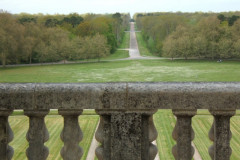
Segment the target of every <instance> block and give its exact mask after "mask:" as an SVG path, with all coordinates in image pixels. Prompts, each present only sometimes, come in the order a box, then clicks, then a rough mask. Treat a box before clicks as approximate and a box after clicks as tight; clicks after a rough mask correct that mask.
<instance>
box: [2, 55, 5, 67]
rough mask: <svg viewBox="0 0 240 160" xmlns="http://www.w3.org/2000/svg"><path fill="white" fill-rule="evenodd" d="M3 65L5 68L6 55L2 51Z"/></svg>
mask: <svg viewBox="0 0 240 160" xmlns="http://www.w3.org/2000/svg"><path fill="white" fill-rule="evenodd" d="M2 66H3V68H5V67H6V55H5V54H4V53H3V52H2Z"/></svg>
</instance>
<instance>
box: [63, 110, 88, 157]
mask: <svg viewBox="0 0 240 160" xmlns="http://www.w3.org/2000/svg"><path fill="white" fill-rule="evenodd" d="M82 111H83V110H82V109H81V110H59V111H58V113H59V114H60V115H62V116H63V118H64V128H63V131H62V133H61V139H62V141H63V142H64V146H63V148H62V150H61V156H62V158H63V159H64V160H80V159H81V157H82V155H83V150H82V148H81V147H80V146H79V142H80V141H81V140H82V138H83V133H82V131H81V128H80V127H79V123H78V116H79V115H81V114H82Z"/></svg>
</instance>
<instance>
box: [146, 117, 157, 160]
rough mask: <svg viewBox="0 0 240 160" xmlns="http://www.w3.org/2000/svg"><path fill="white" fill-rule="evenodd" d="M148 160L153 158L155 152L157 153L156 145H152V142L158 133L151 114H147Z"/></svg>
mask: <svg viewBox="0 0 240 160" xmlns="http://www.w3.org/2000/svg"><path fill="white" fill-rule="evenodd" d="M149 116H150V117H149V130H148V131H149V133H148V135H149V142H150V144H149V160H154V158H155V157H156V155H157V153H158V149H157V146H156V145H154V144H153V143H152V142H153V141H154V140H156V139H157V136H158V133H157V129H156V127H155V125H154V123H153V115H152V114H151V115H149Z"/></svg>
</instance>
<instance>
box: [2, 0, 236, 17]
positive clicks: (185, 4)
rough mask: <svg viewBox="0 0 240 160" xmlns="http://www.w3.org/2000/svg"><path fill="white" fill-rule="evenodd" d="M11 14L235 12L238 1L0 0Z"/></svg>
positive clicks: (4, 8)
mask: <svg viewBox="0 0 240 160" xmlns="http://www.w3.org/2000/svg"><path fill="white" fill-rule="evenodd" d="M0 9H3V10H6V11H9V12H11V13H21V12H27V13H45V14H47V13H48V14H55V13H60V14H68V13H72V12H77V13H80V14H81V13H115V12H125V13H127V12H130V13H131V15H132V14H133V13H135V12H162V11H173V12H175V11H183V12H195V11H204V12H208V11H213V12H220V11H237V10H240V0H0Z"/></svg>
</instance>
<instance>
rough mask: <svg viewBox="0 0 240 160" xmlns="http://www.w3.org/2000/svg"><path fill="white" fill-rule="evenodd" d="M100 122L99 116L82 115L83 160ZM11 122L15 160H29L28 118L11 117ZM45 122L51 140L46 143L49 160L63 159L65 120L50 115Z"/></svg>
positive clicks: (81, 143)
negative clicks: (62, 133)
mask: <svg viewBox="0 0 240 160" xmlns="http://www.w3.org/2000/svg"><path fill="white" fill-rule="evenodd" d="M98 120H99V117H98V116H97V115H81V116H80V118H79V124H80V126H81V129H82V131H83V135H84V138H83V140H82V141H81V142H80V144H79V145H80V146H81V147H82V148H83V150H84V155H83V157H82V159H86V156H87V151H88V149H89V147H90V144H91V141H92V138H93V135H94V132H95V129H96V125H97V123H98ZM9 121H10V126H11V128H12V129H13V131H14V139H13V141H12V142H11V143H10V145H11V146H12V147H13V148H14V151H15V154H14V157H13V160H23V159H27V158H26V154H25V151H26V149H27V148H28V142H27V140H26V138H25V137H26V133H27V130H28V126H29V121H28V118H27V117H26V116H21V115H20V116H10V118H9ZM45 122H46V126H47V128H48V132H49V135H50V139H49V140H48V141H47V142H46V143H45V145H46V146H47V147H48V148H49V151H50V153H49V156H48V160H58V159H61V156H60V150H61V148H62V147H63V142H62V141H61V139H60V133H61V131H62V129H63V118H62V117H61V116H57V115H49V116H47V117H46V118H45Z"/></svg>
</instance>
